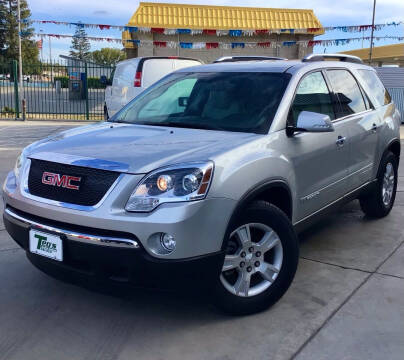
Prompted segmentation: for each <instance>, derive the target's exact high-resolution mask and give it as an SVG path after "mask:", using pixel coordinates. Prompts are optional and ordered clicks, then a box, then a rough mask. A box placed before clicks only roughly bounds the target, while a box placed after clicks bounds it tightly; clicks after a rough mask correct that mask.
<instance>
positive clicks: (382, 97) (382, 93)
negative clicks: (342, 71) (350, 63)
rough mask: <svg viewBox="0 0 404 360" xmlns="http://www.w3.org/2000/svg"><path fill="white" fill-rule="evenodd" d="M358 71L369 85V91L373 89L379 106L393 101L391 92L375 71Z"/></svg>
mask: <svg viewBox="0 0 404 360" xmlns="http://www.w3.org/2000/svg"><path fill="white" fill-rule="evenodd" d="M358 73H359V75H360V76H361V78H362V80H363V81H364V82H365V84H366V85H367V86H368V88H369V89H368V91H371V92H372V94H374V96H375V98H376V101H377V104H376V105H377V106H383V105H387V104H390V103H391V97H390V94H389V93H388V91H387V90H386V88H385V87H384V85H383V83H382V82H381V80H380V79H379V77H378V76H377V74H376V73H375V72H374V71H372V70H358Z"/></svg>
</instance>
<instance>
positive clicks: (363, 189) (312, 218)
mask: <svg viewBox="0 0 404 360" xmlns="http://www.w3.org/2000/svg"><path fill="white" fill-rule="evenodd" d="M376 184H377V179H375V180H373V181H370V182H368V183H366V184H364V185H362V186H360V187H359V188H357V189H355V190H353V191H351V192H349V193H348V194H346V195H344V196H343V197H342V198H340V199H337V200H335V201H333V202H332V203H331V204H329V205H327V206H325V207H323V208H322V209H320V210H317V211H316V212H314V213H313V214H311V215H309V216H306V217H305V218H303V219H301V220H299V221H298V222H296V223H294V224H293V226H294V228H295V231H296V232H297V233H301V232H302V231H304V230H306V229H307V228H309V227H310V226H312V225H313V224H315V223H316V222H317V221H319V220H320V219H321V218H323V217H324V216H326V215H328V214H330V213H332V212H335V211H336V210H338V209H339V208H340V207H341V206H342V205H345V204H347V203H349V202H350V201H353V200H355V199H358V198H360V197H361V196H363V195H364V194H367V193H369V192H372V191H374V190H375V188H376Z"/></svg>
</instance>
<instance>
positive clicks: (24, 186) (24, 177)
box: [20, 159, 124, 211]
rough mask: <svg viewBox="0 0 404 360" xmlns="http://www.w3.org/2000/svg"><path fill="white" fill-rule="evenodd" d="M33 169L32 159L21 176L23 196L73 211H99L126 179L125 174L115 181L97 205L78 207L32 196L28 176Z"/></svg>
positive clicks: (28, 160)
mask: <svg viewBox="0 0 404 360" xmlns="http://www.w3.org/2000/svg"><path fill="white" fill-rule="evenodd" d="M30 167H31V159H27V160H26V161H25V164H24V168H23V171H22V175H21V180H20V191H21V195H22V196H24V197H25V198H27V199H30V200H34V201H38V202H40V203H43V204H47V205H53V206H59V207H63V208H67V209H73V210H79V211H94V210H96V209H98V208H99V207H100V206H101V205H102V204H103V202H104V201H105V199H106V198H107V197H108V195H109V194H110V193H111V192H112V190H114V188H115V187H116V186H117V185H118V183H119V181H121V179H122V178H123V177H124V174H120V175H119V176H118V178H117V179H116V180H115V181H114V183H113V184H112V185H111V187H110V188H109V189H108V191H107V192H106V193H105V195H104V196H103V197H102V199H101V200H100V201H99V202H98V203H97V204H95V205H91V206H88V205H77V204H72V203H67V202H62V201H57V200H51V199H46V198H43V197H39V196H36V195H32V194H31V193H30V192H29V190H28V175H29V169H30Z"/></svg>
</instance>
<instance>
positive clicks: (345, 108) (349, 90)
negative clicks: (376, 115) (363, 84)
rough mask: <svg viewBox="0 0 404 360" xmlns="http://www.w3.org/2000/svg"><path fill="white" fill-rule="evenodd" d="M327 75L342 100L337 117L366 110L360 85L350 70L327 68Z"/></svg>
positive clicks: (340, 100)
mask: <svg viewBox="0 0 404 360" xmlns="http://www.w3.org/2000/svg"><path fill="white" fill-rule="evenodd" d="M327 75H328V77H329V79H330V82H331V86H332V88H333V90H334V92H335V94H336V95H337V96H338V99H339V102H340V106H339V107H337V109H338V110H337V118H341V117H344V116H347V115H351V114H355V113H359V112H361V111H365V110H366V106H365V102H364V100H363V96H362V92H361V90H360V88H359V85H358V83H357V82H356V80H355V78H354V77H353V76H352V74H351V73H350V72H349V71H347V70H327Z"/></svg>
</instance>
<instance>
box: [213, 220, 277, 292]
mask: <svg viewBox="0 0 404 360" xmlns="http://www.w3.org/2000/svg"><path fill="white" fill-rule="evenodd" d="M282 261H283V248H282V243H281V240H280V239H279V236H278V234H277V233H276V232H275V231H274V230H273V229H271V228H270V227H269V226H267V225H265V224H260V223H249V224H245V225H242V226H240V227H238V228H237V229H236V230H234V231H233V232H232V233H231V234H230V239H229V246H228V250H227V254H226V256H225V259H224V264H223V268H222V273H221V275H220V280H221V282H222V284H223V286H224V287H225V288H226V289H227V291H229V292H230V293H232V294H234V295H237V296H241V297H251V296H255V295H258V294H261V293H262V292H264V291H265V290H266V289H268V288H269V287H270V286H271V285H272V284H273V282H274V281H275V279H276V278H277V277H278V274H279V272H280V270H281V267H282Z"/></svg>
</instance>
